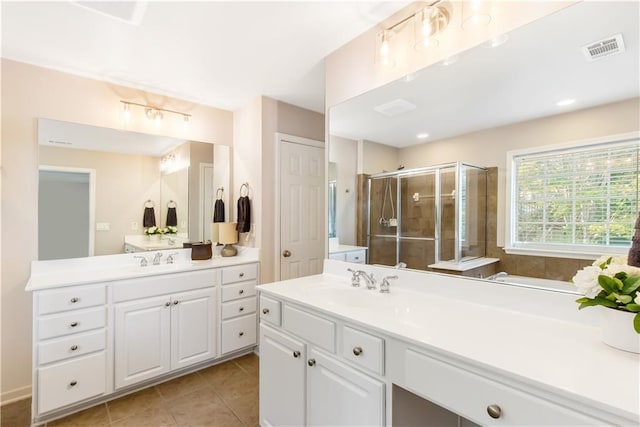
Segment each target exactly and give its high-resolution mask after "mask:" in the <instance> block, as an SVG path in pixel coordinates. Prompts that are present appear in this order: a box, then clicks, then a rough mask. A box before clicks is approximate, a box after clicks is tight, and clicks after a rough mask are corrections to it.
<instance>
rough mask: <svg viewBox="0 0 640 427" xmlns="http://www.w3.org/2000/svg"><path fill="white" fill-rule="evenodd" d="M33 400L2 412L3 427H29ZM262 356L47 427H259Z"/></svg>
mask: <svg viewBox="0 0 640 427" xmlns="http://www.w3.org/2000/svg"><path fill="white" fill-rule="evenodd" d="M30 417H31V400H30V399H26V400H21V401H18V402H15V403H11V404H8V405H5V406H2V407H1V408H0V421H1V427H28V426H29V424H30ZM257 425H258V356H256V355H255V354H248V355H246V356H242V357H239V358H237V359H234V360H230V361H227V362H224V363H221V364H219V365H215V366H212V367H209V368H205V369H203V370H200V371H198V372H194V373H192V374H188V375H185V376H183V377H179V378H176V379H173V380H170V381H167V382H165V383H162V384H158V385H155V386H152V387H149V388H146V389H143V390H140V391H138V392H135V393H133V394H130V395H128V396H124V397H120V398H118V399H115V400H112V401H110V402H106V403H102V404H100V405H97V406H94V407H92V408H89V409H86V410H84V411H81V412H78V413H76V414H73V415H70V416H68V417H65V418H62V419H59V420H56V421H51V422H49V423H47V424H46V426H47V427H62V426H91V427H93V426H132V427H139V426H149V427H151V426H153V427H157V426H210V427H216V426H225V427H226V426H229V427H233V426H237V427H247V426H257Z"/></svg>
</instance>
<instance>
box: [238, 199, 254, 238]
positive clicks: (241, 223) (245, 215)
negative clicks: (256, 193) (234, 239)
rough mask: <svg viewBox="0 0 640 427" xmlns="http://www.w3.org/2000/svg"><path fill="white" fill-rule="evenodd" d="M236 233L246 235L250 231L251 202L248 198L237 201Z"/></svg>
mask: <svg viewBox="0 0 640 427" xmlns="http://www.w3.org/2000/svg"><path fill="white" fill-rule="evenodd" d="M236 230H238V233H248V232H249V231H250V230H251V201H250V200H249V197H248V196H242V197H240V198H239V199H238V225H237V226H236Z"/></svg>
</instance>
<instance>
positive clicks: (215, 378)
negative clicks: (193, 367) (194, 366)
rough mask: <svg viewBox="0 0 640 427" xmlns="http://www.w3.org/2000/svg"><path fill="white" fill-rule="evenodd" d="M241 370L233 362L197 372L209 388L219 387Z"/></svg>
mask: <svg viewBox="0 0 640 427" xmlns="http://www.w3.org/2000/svg"><path fill="white" fill-rule="evenodd" d="M239 371H242V369H241V368H240V367H239V366H238V365H237V364H236V363H235V362H234V361H233V360H231V361H229V362H225V363H221V364H219V365H214V366H211V367H209V368H206V369H202V370H200V371H198V374H199V375H200V376H201V377H202V378H204V380H205V382H206V383H207V385H209V386H215V387H218V386H221V385H222V384H223V383H224V381H226V380H227V379H228V378H229V377H230V376H231V375H233V374H234V373H236V372H239Z"/></svg>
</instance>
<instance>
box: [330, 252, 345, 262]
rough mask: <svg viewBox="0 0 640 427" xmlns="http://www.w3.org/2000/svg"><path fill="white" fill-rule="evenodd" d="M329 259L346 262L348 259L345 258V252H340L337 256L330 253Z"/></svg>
mask: <svg viewBox="0 0 640 427" xmlns="http://www.w3.org/2000/svg"><path fill="white" fill-rule="evenodd" d="M329 259H335V260H337V261H346V260H347V257H346V256H345V254H344V252H338V253H335V254H332V253H330V254H329Z"/></svg>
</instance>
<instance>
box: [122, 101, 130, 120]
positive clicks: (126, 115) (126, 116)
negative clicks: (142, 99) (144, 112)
mask: <svg viewBox="0 0 640 427" xmlns="http://www.w3.org/2000/svg"><path fill="white" fill-rule="evenodd" d="M122 118H123V119H124V121H125V122H128V121H129V120H130V119H131V110H130V109H129V104H127V103H126V102H125V103H124V111H122Z"/></svg>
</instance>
